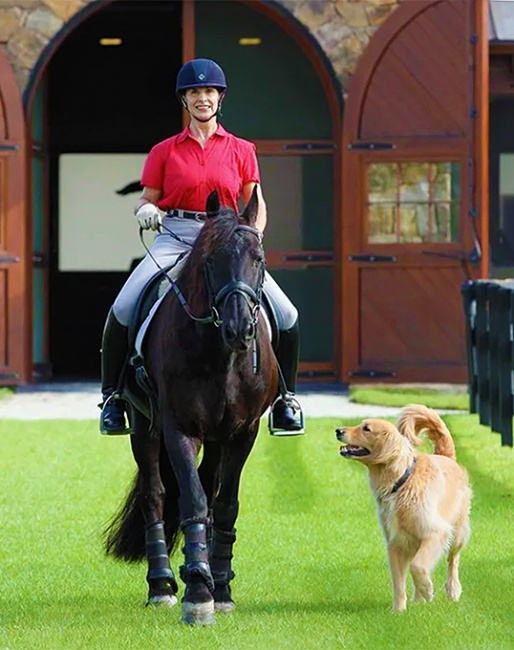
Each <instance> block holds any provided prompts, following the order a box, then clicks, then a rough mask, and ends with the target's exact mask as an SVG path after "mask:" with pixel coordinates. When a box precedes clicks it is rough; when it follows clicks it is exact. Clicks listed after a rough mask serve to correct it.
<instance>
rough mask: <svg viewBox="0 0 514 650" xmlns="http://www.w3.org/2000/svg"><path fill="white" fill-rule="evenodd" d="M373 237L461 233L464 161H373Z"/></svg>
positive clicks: (420, 239) (407, 239) (438, 237)
mask: <svg viewBox="0 0 514 650" xmlns="http://www.w3.org/2000/svg"><path fill="white" fill-rule="evenodd" d="M367 170H368V201H367V211H368V219H367V222H368V243H370V244H426V243H450V242H454V241H457V240H458V238H459V208H460V166H459V165H458V164H457V163H451V162H394V163H375V164H370V165H368V168H367Z"/></svg>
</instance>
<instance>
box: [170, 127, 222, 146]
mask: <svg viewBox="0 0 514 650" xmlns="http://www.w3.org/2000/svg"><path fill="white" fill-rule="evenodd" d="M213 135H219V136H221V137H225V136H226V135H228V132H227V131H226V130H225V129H224V128H223V127H222V126H221V124H218V128H217V129H216V131H215V132H214V134H213ZM192 137H193V135H192V134H191V129H190V128H189V125H187V126H186V128H185V129H184V130H183V131H181V132H180V133H179V134H178V137H177V143H181V142H184V140H185V139H186V138H192Z"/></svg>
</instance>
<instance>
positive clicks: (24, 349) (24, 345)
mask: <svg viewBox="0 0 514 650" xmlns="http://www.w3.org/2000/svg"><path fill="white" fill-rule="evenodd" d="M0 80H1V81H0V102H1V103H2V105H3V109H4V111H5V113H4V114H3V119H4V121H5V131H4V132H5V136H6V137H5V138H1V140H2V144H5V145H7V146H14V147H17V149H15V150H13V151H4V152H2V157H3V158H5V161H6V168H7V174H6V177H5V178H4V182H5V197H4V208H5V212H4V217H5V224H4V227H5V233H4V234H5V235H6V240H5V241H6V244H8V245H9V250H10V252H12V253H14V254H15V255H17V256H18V257H19V258H20V261H19V262H18V263H16V268H15V269H13V270H12V271H8V273H12V277H13V278H16V279H15V280H14V283H15V291H14V290H13V288H12V281H11V279H9V280H8V285H9V288H8V289H7V291H8V295H7V299H8V309H9V319H8V332H7V343H8V346H9V351H10V357H9V367H10V368H12V371H13V372H16V373H17V374H19V378H18V379H15V380H13V383H17V384H20V383H21V384H23V383H27V382H28V381H30V378H31V358H32V356H31V352H32V337H31V332H32V328H31V325H30V324H31V314H32V290H31V286H32V285H31V282H30V281H29V272H30V269H31V268H32V263H31V262H32V256H31V250H30V249H31V243H32V239H31V228H30V224H29V223H28V216H27V199H26V192H25V188H26V182H27V167H26V165H27V156H26V151H25V146H26V145H25V121H24V117H23V105H22V101H21V93H20V90H19V88H18V85H17V83H16V79H15V76H14V72H13V70H12V67H11V65H10V63H9V61H8V59H7V56H6V54H5V52H4V50H2V49H0ZM5 201H7V202H6V203H5ZM4 317H5V316H4Z"/></svg>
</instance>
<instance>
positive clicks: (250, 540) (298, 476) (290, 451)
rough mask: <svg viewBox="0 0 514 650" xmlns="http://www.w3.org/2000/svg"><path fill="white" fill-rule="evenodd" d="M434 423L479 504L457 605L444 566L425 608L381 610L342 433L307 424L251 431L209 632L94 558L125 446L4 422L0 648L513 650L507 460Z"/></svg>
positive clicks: (477, 438) (382, 587)
mask: <svg viewBox="0 0 514 650" xmlns="http://www.w3.org/2000/svg"><path fill="white" fill-rule="evenodd" d="M445 420H446V421H447V423H448V425H449V426H450V428H451V429H452V430H453V432H454V436H455V439H456V444H457V449H458V455H459V460H460V461H461V462H462V463H463V464H464V465H466V467H467V468H468V471H469V473H470V476H471V480H472V483H473V486H474V493H475V498H474V502H473V511H472V530H473V535H472V539H471V542H470V545H469V547H468V548H467V549H466V550H465V551H464V553H463V557H462V562H461V580H462V584H463V595H462V599H461V601H460V602H459V603H457V604H455V603H450V602H448V601H447V600H446V598H445V596H444V577H445V575H444V574H445V567H444V566H443V565H441V566H440V567H438V569H437V570H436V572H435V587H436V596H435V599H434V601H433V602H432V603H429V604H416V605H410V606H409V608H408V610H407V611H406V612H404V613H392V612H391V588H390V579H389V570H388V567H387V562H386V554H385V547H384V543H383V540H382V535H381V532H380V529H379V526H378V523H377V521H376V514H375V508H374V504H373V500H372V497H371V493H370V491H369V488H368V484H367V476H366V472H365V469H364V468H363V467H361V466H359V465H358V464H357V463H352V462H351V461H348V460H344V459H342V458H341V457H340V456H339V454H338V443H337V442H336V440H335V437H334V429H335V427H336V426H340V424H341V422H339V421H336V420H335V419H328V418H327V419H316V420H313V419H309V420H308V421H307V425H308V426H307V435H305V436H304V437H299V438H290V439H281V438H271V437H269V436H268V435H267V434H266V433H265V430H264V428H263V430H262V433H261V435H260V437H259V439H258V442H257V445H256V448H255V449H254V451H253V453H252V455H251V457H250V459H249V461H248V464H247V466H246V468H245V471H244V475H243V486H242V491H241V509H240V517H239V520H238V523H237V533H238V541H237V542H236V545H235V558H234V570H235V573H236V578H235V580H234V582H233V595H234V598H235V601H236V604H237V608H236V611H235V612H234V613H233V614H232V615H228V616H220V615H218V617H217V620H216V623H215V625H213V626H211V627H208V628H189V627H186V626H184V625H182V624H181V623H180V610H179V607H178V606H177V607H175V608H174V609H171V610H157V611H156V610H152V609H146V608H145V607H144V603H145V597H146V582H145V572H146V568H145V566H144V565H143V564H141V565H126V564H121V563H117V562H115V561H113V560H111V559H108V558H106V557H104V555H103V552H102V547H101V540H100V537H101V531H102V528H103V526H104V524H105V523H106V521H107V520H108V518H109V517H110V516H111V514H112V513H114V511H115V510H116V509H117V508H118V506H119V504H120V501H121V499H122V497H123V495H124V493H125V488H126V486H127V485H128V482H129V480H130V478H131V476H132V472H133V467H134V464H133V461H132V457H131V454H130V450H129V440H128V438H127V437H112V438H109V437H102V436H100V435H98V434H97V428H96V427H97V423H96V422H94V421H83V422H68V421H52V422H15V421H5V420H4V421H0V440H1V449H2V451H1V456H0V458H1V461H0V462H1V472H0V506H1V507H0V512H1V544H0V570H1V583H0V584H1V592H0V593H1V607H0V650H7V649H9V650H33V649H34V648H43V649H44V650H60V649H63V650H75V649H81V650H82V649H87V650H121V649H123V650H160V649H161V648H162V649H170V650H188V649H191V650H218V649H219V650H286V649H291V650H298V649H300V650H311V649H312V650H314V649H322V650H332V649H337V648H350V649H353V648H355V649H357V648H362V649H365V650H375V649H377V650H379V649H382V648H390V649H391V650H393V649H394V650H402V649H405V650H407V649H409V650H417V649H419V650H426V649H431V648H433V649H434V650H439V649H440V648H444V650H453V649H457V648H458V649H462V650H475V649H476V650H485V649H491V650H511V649H512V648H513V646H514V641H513V639H514V637H513V611H514V589H513V584H514V563H513V560H512V556H513V543H514V542H513V535H512V530H513V524H512V522H513V506H514V453H513V450H512V449H510V448H502V447H501V445H500V439H499V436H498V435H497V434H494V433H491V431H490V429H488V428H486V427H482V426H480V425H479V424H478V420H477V416H470V415H452V416H447V417H445ZM180 562H181V558H180V557H178V558H174V560H173V567H174V569H175V570H177V566H178V564H179V563H180ZM410 593H411V592H410Z"/></svg>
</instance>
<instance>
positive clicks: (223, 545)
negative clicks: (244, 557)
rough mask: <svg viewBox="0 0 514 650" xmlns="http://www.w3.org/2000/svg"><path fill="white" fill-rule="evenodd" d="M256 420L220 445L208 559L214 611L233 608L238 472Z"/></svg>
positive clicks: (251, 439)
mask: <svg viewBox="0 0 514 650" xmlns="http://www.w3.org/2000/svg"><path fill="white" fill-rule="evenodd" d="M258 428H259V422H257V423H256V424H255V425H253V426H252V427H251V428H250V430H249V431H248V434H247V437H245V438H244V439H241V440H239V441H237V442H236V443H231V444H230V446H226V447H224V448H223V452H222V458H221V472H220V487H219V492H218V494H217V495H216V498H215V501H214V507H213V528H212V542H211V545H210V552H209V559H210V566H211V571H212V575H213V578H214V607H215V609H216V611H220V612H231V611H232V610H233V609H234V608H235V603H234V601H233V600H232V593H231V588H230V582H231V581H232V579H233V578H234V575H235V574H234V572H233V571H232V557H233V553H232V550H233V546H234V542H235V541H236V529H235V523H236V519H237V515H238V512H239V498H238V495H239V484H240V481H241V472H242V471H243V467H244V464H245V462H246V460H247V458H248V455H249V453H250V451H251V449H252V447H253V444H254V442H255V438H256V436H257V430H258Z"/></svg>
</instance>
